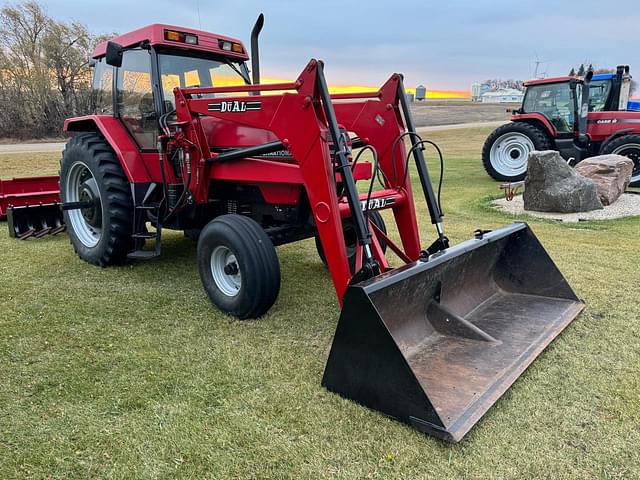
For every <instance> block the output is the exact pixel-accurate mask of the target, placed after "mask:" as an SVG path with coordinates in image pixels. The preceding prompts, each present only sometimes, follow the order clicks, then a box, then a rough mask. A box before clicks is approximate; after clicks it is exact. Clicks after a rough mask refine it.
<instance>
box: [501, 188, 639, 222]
mask: <svg viewBox="0 0 640 480" xmlns="http://www.w3.org/2000/svg"><path fill="white" fill-rule="evenodd" d="M492 205H493V206H494V208H496V209H497V210H501V211H503V212H507V213H511V214H513V215H531V216H534V217H540V218H548V219H551V220H559V221H561V222H583V221H588V220H611V219H613V218H623V217H632V216H635V215H640V195H638V194H633V193H624V194H622V196H621V197H620V198H619V199H618V200H617V201H616V202H615V203H614V204H613V205H609V206H606V207H604V208H603V209H602V210H592V211H590V212H580V213H554V212H534V211H532V210H526V211H525V209H524V202H523V200H522V195H518V196H516V197H514V198H513V200H512V201H510V202H508V201H507V200H506V199H504V198H501V199H499V200H494V201H493V202H492Z"/></svg>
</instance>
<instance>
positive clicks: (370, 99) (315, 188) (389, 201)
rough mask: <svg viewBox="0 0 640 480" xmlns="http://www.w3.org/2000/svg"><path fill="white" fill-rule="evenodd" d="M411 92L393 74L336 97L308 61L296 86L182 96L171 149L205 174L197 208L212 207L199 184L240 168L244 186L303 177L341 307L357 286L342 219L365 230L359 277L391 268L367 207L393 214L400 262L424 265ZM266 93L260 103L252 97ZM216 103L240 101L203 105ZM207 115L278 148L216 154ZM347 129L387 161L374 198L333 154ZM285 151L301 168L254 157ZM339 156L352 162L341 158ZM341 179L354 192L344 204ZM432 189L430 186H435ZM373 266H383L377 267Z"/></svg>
mask: <svg viewBox="0 0 640 480" xmlns="http://www.w3.org/2000/svg"><path fill="white" fill-rule="evenodd" d="M283 91H284V92H283ZM402 91H403V90H402V79H401V76H400V75H398V74H394V75H393V76H392V77H391V78H390V79H389V80H388V81H387V82H386V83H385V84H384V85H383V86H382V88H381V89H380V90H379V91H378V92H376V93H375V94H354V95H345V96H335V95H334V96H332V97H329V95H328V91H327V87H326V83H324V75H323V72H322V65H321V63H319V62H317V61H316V60H312V61H311V62H309V64H308V65H307V67H306V68H305V69H304V71H303V72H302V74H301V75H300V76H299V77H298V79H297V80H296V81H295V82H291V83H283V84H274V85H238V86H228V87H208V88H189V89H175V91H174V94H175V97H176V123H175V124H176V125H178V126H180V133H179V134H178V135H175V136H173V137H172V138H171V139H169V143H170V144H171V142H174V143H176V144H179V145H180V146H185V145H186V147H187V148H188V150H189V153H190V161H191V165H192V169H193V170H195V171H197V175H194V176H192V181H191V184H190V189H191V191H192V193H193V195H194V199H195V201H196V202H198V203H204V202H206V201H207V198H208V196H209V188H210V184H209V182H202V181H198V180H197V179H198V178H200V179H202V178H205V179H209V180H220V179H221V177H220V176H221V174H222V171H223V170H224V169H225V168H226V169H227V170H230V169H233V167H232V165H233V164H234V162H237V163H238V164H240V165H242V167H241V168H235V174H236V178H238V177H239V176H241V175H242V171H243V170H245V173H244V175H245V176H246V177H245V178H247V179H248V178H250V179H251V181H253V182H261V183H273V182H274V175H273V172H274V171H278V170H283V171H284V170H286V173H287V176H286V178H293V177H294V176H295V175H297V174H296V173H295V172H299V178H300V179H301V181H302V183H303V186H304V189H305V191H306V195H307V197H308V199H309V203H310V205H311V209H312V214H313V219H314V222H315V224H316V227H317V229H318V232H319V234H320V238H321V241H322V244H323V248H324V250H325V251H326V252H330V254H329V255H328V256H327V258H328V262H329V270H330V272H331V275H332V279H333V283H334V287H335V289H336V293H337V296H338V299H339V301H340V302H342V297H343V295H344V292H345V290H346V288H347V286H348V285H349V283H350V282H352V277H353V276H352V274H351V272H350V270H349V265H348V261H347V256H346V249H345V243H344V232H343V229H342V221H341V218H342V217H345V216H348V217H351V218H352V219H354V222H355V223H356V225H357V224H358V219H360V220H359V222H361V224H360V225H359V226H358V227H357V228H358V230H359V231H358V237H359V245H360V248H361V249H362V251H361V252H359V261H358V264H357V268H356V271H359V270H361V268H364V267H366V266H367V262H370V264H369V266H370V267H372V268H374V269H375V268H379V267H380V266H382V270H385V269H387V268H388V265H389V262H388V261H387V259H385V258H382V256H383V255H382V252H381V250H380V249H379V248H377V247H376V245H375V243H376V242H375V241H374V242H373V245H372V244H371V241H370V240H369V239H370V238H371V236H372V234H371V232H370V229H369V226H368V222H367V221H366V218H365V216H364V215H363V213H362V203H365V202H366V200H367V199H368V200H369V201H370V202H374V203H375V202H378V204H379V205H381V206H382V207H381V208H391V209H392V210H393V213H394V217H395V219H396V223H397V225H398V229H399V232H400V237H401V241H402V253H401V255H400V257H401V258H402V259H410V260H412V261H413V260H417V259H418V258H419V257H420V253H421V246H420V238H419V234H418V228H417V221H416V217H415V205H414V203H413V196H412V192H411V184H410V179H409V176H408V175H406V174H405V169H406V166H407V160H406V154H407V152H406V147H405V145H404V142H403V141H401V140H402V135H403V134H404V133H405V132H406V126H405V123H404V122H405V120H403V111H402V104H401V97H402V94H401V92H402ZM258 92H259V93H260V95H259V96H255V95H251V94H252V93H258ZM273 92H278V93H273ZM212 94H213V95H216V94H228V95H232V96H228V97H227V96H225V97H220V98H216V97H215V96H214V98H202V96H205V95H206V96H211V95H212ZM323 94H324V96H323ZM202 116H208V117H214V118H217V119H219V120H220V121H224V122H229V123H234V124H237V125H242V126H245V127H251V128H258V129H264V130H269V131H270V132H272V133H273V134H274V135H275V137H276V138H277V139H278V140H277V141H274V142H270V143H267V144H263V145H255V146H251V147H246V146H240V145H238V146H237V148H234V147H233V144H231V145H229V139H225V142H226V143H225V145H226V146H227V147H229V148H228V149H227V150H226V151H225V152H223V153H211V151H212V148H214V149H215V145H210V143H209V141H208V140H207V137H206V135H205V132H204V129H203V127H202V123H201V121H200V119H201V117H202ZM332 116H333V118H332ZM405 118H406V117H405ZM338 125H339V126H340V127H342V128H343V129H344V130H347V131H350V132H353V133H355V134H356V135H357V136H359V137H360V139H361V140H362V142H363V143H364V144H367V145H369V146H371V147H373V148H374V149H375V150H376V151H377V153H378V159H379V166H380V169H381V171H382V172H383V174H384V177H385V178H386V179H387V185H385V187H386V188H385V189H383V190H382V191H379V192H376V194H375V195H372V196H371V197H370V198H369V197H368V196H367V195H358V194H357V193H356V191H355V185H351V187H349V182H353V173H352V171H351V169H350V168H344V166H345V165H347V164H348V162H349V161H350V158H347V156H350V152H345V151H343V150H341V148H337V149H333V150H332V147H331V145H334V144H340V142H341V139H340V138H339V133H338V132H337V130H338ZM336 137H338V138H336ZM282 149H286V150H287V151H288V152H289V153H290V154H291V157H292V159H293V163H292V164H282V163H279V162H277V161H270V160H264V159H258V158H255V157H256V156H258V155H264V154H268V153H269V152H275V151H278V150H282ZM340 155H344V156H345V158H344V159H342V160H341V159H339V158H338V157H339V156H340ZM422 161H423V162H424V160H422ZM341 162H347V164H345V163H341ZM341 165H342V167H341ZM167 168H168V165H167ZM425 170H426V168H425ZM276 176H277V175H276ZM336 179H338V181H340V182H341V183H342V184H344V185H347V187H348V188H347V190H349V189H350V190H351V191H348V192H347V194H346V195H344V196H342V197H340V198H338V193H337V190H336ZM427 183H428V184H429V187H430V181H428V179H427ZM432 195H433V192H432ZM436 208H437V207H436V206H434V205H430V210H432V209H433V210H434V212H437V211H439V210H436ZM434 223H435V222H434ZM374 236H375V235H374ZM371 262H375V263H376V264H377V266H372V264H371ZM369 276H371V273H370V274H369Z"/></svg>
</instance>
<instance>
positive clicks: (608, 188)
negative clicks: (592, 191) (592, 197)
mask: <svg viewBox="0 0 640 480" xmlns="http://www.w3.org/2000/svg"><path fill="white" fill-rule="evenodd" d="M576 171H577V172H578V173H579V174H580V175H582V176H583V177H587V178H588V179H590V180H591V181H593V183H595V184H596V187H597V189H598V196H599V197H600V201H601V202H602V204H603V205H611V204H612V203H613V202H615V201H616V200H617V199H618V198H619V197H620V195H622V194H623V193H624V191H625V190H626V189H627V187H628V186H629V181H630V180H631V173H632V172H633V160H630V159H629V158H627V157H623V156H622V155H613V154H611V155H598V156H597V157H591V158H587V159H585V160H583V161H581V162H580V163H579V164H578V165H576Z"/></svg>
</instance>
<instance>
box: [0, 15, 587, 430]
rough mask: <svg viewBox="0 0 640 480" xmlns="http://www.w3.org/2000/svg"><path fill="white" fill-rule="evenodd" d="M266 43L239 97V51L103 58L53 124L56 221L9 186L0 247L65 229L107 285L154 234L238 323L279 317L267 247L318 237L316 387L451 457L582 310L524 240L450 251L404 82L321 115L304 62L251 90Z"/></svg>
mask: <svg viewBox="0 0 640 480" xmlns="http://www.w3.org/2000/svg"><path fill="white" fill-rule="evenodd" d="M261 27H262V17H260V18H259V21H258V23H257V24H256V26H255V27H254V31H253V34H252V42H251V43H252V50H253V54H252V64H253V66H252V76H253V79H252V80H253V81H251V79H250V77H249V69H248V68H247V65H246V63H245V62H246V61H247V60H248V58H249V57H248V55H247V53H246V50H245V47H244V45H243V44H242V43H241V42H240V41H238V40H235V39H232V38H229V37H225V36H222V35H218V34H214V33H208V32H203V31H198V30H193V29H188V28H182V27H174V26H169V25H151V26H148V27H145V28H142V29H139V30H136V31H134V32H131V33H127V34H125V35H122V36H120V37H118V38H115V39H114V40H113V41H111V42H106V43H102V44H100V45H98V47H97V48H96V51H95V53H94V59H95V73H94V81H93V89H94V113H93V114H91V115H87V116H84V117H80V118H71V119H69V120H67V121H66V123H65V131H66V132H69V133H70V134H72V135H73V136H72V138H71V139H70V140H69V142H68V143H67V146H66V148H65V150H64V153H63V155H62V160H61V163H60V179H59V181H60V195H59V199H58V198H57V197H56V200H58V202H53V203H45V202H46V201H47V199H48V201H49V202H51V199H50V197H47V196H46V195H50V194H51V192H50V191H48V190H47V191H46V195H45V193H43V192H44V191H45V190H46V188H44V187H43V188H44V190H43V188H39V187H41V186H42V185H45V184H46V185H47V186H48V187H50V184H49V183H46V182H48V181H49V180H45V179H41V181H42V185H38V179H30V180H28V181H27V182H26V185H31V191H28V190H29V189H28V188H26V187H25V182H23V183H22V184H20V181H18V180H14V181H9V182H5V190H6V191H7V192H8V191H11V192H13V191H15V190H16V189H17V188H18V187H17V185H18V184H20V185H21V186H22V191H21V193H20V195H17V196H16V195H14V194H13V193H11V194H8V195H5V199H4V201H5V203H7V202H10V203H11V202H12V205H11V206H9V207H8V212H7V213H8V219H9V226H10V230H11V234H12V235H13V236H15V237H16V238H25V237H29V236H32V237H33V236H40V235H43V234H46V233H53V232H56V231H59V230H60V228H61V227H62V226H64V225H66V227H67V230H68V233H69V238H70V240H71V244H72V245H73V247H74V249H75V251H76V252H77V254H78V256H79V257H80V258H81V259H83V260H85V261H87V262H89V263H92V264H95V265H99V266H102V267H106V266H109V265H113V264H118V263H122V262H126V261H130V260H140V259H148V258H153V257H156V256H158V255H159V254H160V245H161V236H162V232H163V230H165V229H174V230H183V231H185V233H187V234H188V235H189V236H192V237H194V238H196V237H197V239H198V247H197V265H198V269H199V272H200V276H201V278H202V283H203V285H204V289H205V291H206V293H207V294H208V296H209V298H210V299H211V301H212V302H213V303H214V304H215V305H216V306H217V307H218V308H220V309H221V310H223V311H224V312H227V313H229V314H231V315H234V316H236V317H239V318H255V317H259V316H261V315H262V314H264V313H265V312H267V311H268V310H269V309H270V308H271V307H272V305H273V304H274V302H275V300H276V298H277V296H278V291H279V288H280V267H279V263H278V256H277V254H276V246H278V245H281V244H285V243H290V242H295V241H298V240H303V239H306V238H313V237H316V243H317V245H318V250H319V253H320V254H321V256H322V258H323V259H324V261H325V263H326V264H327V266H328V270H329V273H330V274H331V278H332V279H333V284H334V286H335V290H336V294H337V296H338V300H339V302H340V304H341V305H342V313H341V316H340V320H339V322H338V327H337V331H336V336H335V338H334V341H333V346H332V348H331V353H330V354H329V359H328V361H327V367H326V369H325V374H324V378H323V380H322V383H323V385H324V386H326V387H327V388H328V389H330V390H332V391H334V392H337V393H339V394H341V395H343V396H345V397H348V398H351V399H353V400H355V401H358V402H360V403H362V404H363V405H366V406H369V407H371V408H374V409H377V410H380V411H382V412H384V413H386V414H388V415H391V416H393V417H395V418H398V419H400V420H402V421H404V422H407V423H410V424H411V425H413V426H414V427H416V428H418V429H420V430H422V431H425V432H429V433H432V434H434V435H437V436H439V437H441V438H445V439H448V440H452V441H457V440H459V439H461V438H462V436H463V435H464V434H465V433H466V432H467V431H468V430H469V429H470V428H471V427H472V426H473V425H474V424H475V423H476V422H477V421H478V419H479V418H480V417H481V416H482V415H483V414H484V413H485V412H486V411H487V410H488V409H489V407H490V406H491V405H492V404H493V403H494V402H495V401H496V400H497V399H498V398H499V397H500V395H502V393H504V392H505V391H506V390H507V389H508V388H509V386H510V385H511V384H512V383H513V382H514V381H515V380H516V378H517V377H518V376H519V375H520V374H521V373H522V372H523V371H524V369H525V368H526V367H527V366H528V365H529V364H530V363H531V362H532V361H533V360H534V359H535V358H536V357H537V355H538V354H539V353H540V352H541V351H542V350H543V349H544V348H545V347H546V345H548V344H549V343H550V342H551V341H552V340H553V338H555V337H556V336H557V335H558V334H559V333H560V332H561V331H562V330H563V329H564V328H565V327H566V326H567V325H568V324H569V323H570V322H571V321H572V320H573V319H574V318H575V317H576V316H577V315H578V313H579V312H580V311H581V310H582V308H583V303H582V302H581V301H580V300H579V299H578V298H577V297H576V295H575V294H574V292H573V291H572V290H571V288H570V287H569V285H568V284H567V282H566V281H565V279H564V278H563V276H562V274H561V273H560V272H559V271H558V269H557V268H556V267H555V265H554V263H553V261H552V260H551V259H550V258H549V256H548V255H547V253H546V252H545V250H544V248H543V247H542V246H541V245H540V243H539V242H538V241H537V239H536V238H535V236H534V235H533V233H532V232H531V230H530V229H529V228H528V226H527V225H526V224H522V223H517V224H513V225H510V226H507V227H504V228H501V229H498V230H495V231H492V232H490V231H486V230H478V231H476V234H475V238H473V239H471V240H469V241H467V242H464V243H462V244H460V245H457V246H454V247H449V243H448V240H447V237H446V236H445V235H444V232H443V228H442V210H441V207H440V204H439V202H438V200H437V198H438V196H437V195H436V194H435V192H434V189H433V188H432V185H431V181H430V178H429V172H428V169H427V165H426V162H425V158H424V152H423V150H424V149H425V145H427V144H428V143H429V142H428V141H427V140H422V139H421V138H420V137H419V136H418V134H417V133H416V131H415V128H414V125H413V121H412V118H411V113H410V111H409V108H408V105H407V103H406V96H405V91H404V87H403V79H402V76H401V75H399V74H393V75H391V77H390V78H389V80H388V81H387V82H386V83H385V84H384V85H383V86H382V87H381V88H380V89H379V90H378V91H377V92H373V93H349V94H339V95H330V94H329V91H328V88H327V83H326V81H325V76H324V72H323V64H322V62H319V61H316V60H311V61H310V62H309V63H308V64H307V66H306V67H305V68H304V70H303V71H302V73H301V74H300V75H299V77H298V78H297V79H296V80H295V81H293V82H290V83H282V84H276V85H264V84H260V83H259V73H258V72H259V66H258V48H257V38H258V32H259V31H260V29H261ZM406 142H407V143H408V145H409V148H408V149H407V144H406ZM364 155H368V158H369V160H365V157H364ZM411 165H413V166H412V167H411V170H414V172H415V173H414V175H415V174H416V173H417V177H418V182H419V183H418V182H416V185H419V187H420V188H421V190H422V192H423V193H424V198H425V200H426V204H427V207H428V211H429V214H430V217H431V223H432V224H433V225H434V226H435V235H434V240H433V241H432V242H431V245H430V246H429V247H427V248H423V246H422V243H421V241H420V236H419V233H418V223H417V219H416V208H415V204H414V196H413V193H412V189H413V185H412V182H411V173H410V166H411ZM356 182H362V183H363V184H364V185H362V188H361V189H360V191H361V192H362V193H359V190H358V188H357V186H356ZM377 184H379V186H378V187H376V188H374V187H375V186H376V185H377ZM10 187H15V188H13V189H11V188H10ZM384 210H386V211H387V212H388V216H387V219H393V221H394V222H395V224H396V227H397V229H396V228H394V232H395V231H396V230H397V232H398V238H399V240H398V239H397V238H395V237H393V236H392V235H390V234H388V233H387V229H386V227H385V222H384V221H383V217H382V215H381V213H380V212H382V211H384ZM60 211H62V213H63V215H62V216H60V215H58V216H57V218H56V212H58V213H59V212H60ZM392 237H393V238H392ZM146 243H147V244H148V243H150V244H151V248H149V247H146V246H145V244H146ZM387 252H393V254H395V257H396V258H395V259H394V260H393V261H394V262H395V266H393V265H392V261H391V260H390V259H389V258H388V257H387Z"/></svg>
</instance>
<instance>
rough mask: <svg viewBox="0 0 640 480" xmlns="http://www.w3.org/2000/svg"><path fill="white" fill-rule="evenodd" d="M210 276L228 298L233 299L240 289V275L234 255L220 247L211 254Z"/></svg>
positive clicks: (227, 249) (225, 248)
mask: <svg viewBox="0 0 640 480" xmlns="http://www.w3.org/2000/svg"><path fill="white" fill-rule="evenodd" d="M211 275H212V276H213V281H214V282H215V283H216V286H217V287H218V288H219V289H220V291H221V292H222V293H224V294H225V295H227V296H228V297H235V296H236V295H237V294H238V292H240V288H241V287H242V274H241V273H240V266H239V265H238V260H237V259H236V256H235V254H234V253H233V252H232V251H231V250H230V249H229V248H227V247H225V246H223V245H220V246H217V247H216V248H214V249H213V251H212V252H211Z"/></svg>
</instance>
